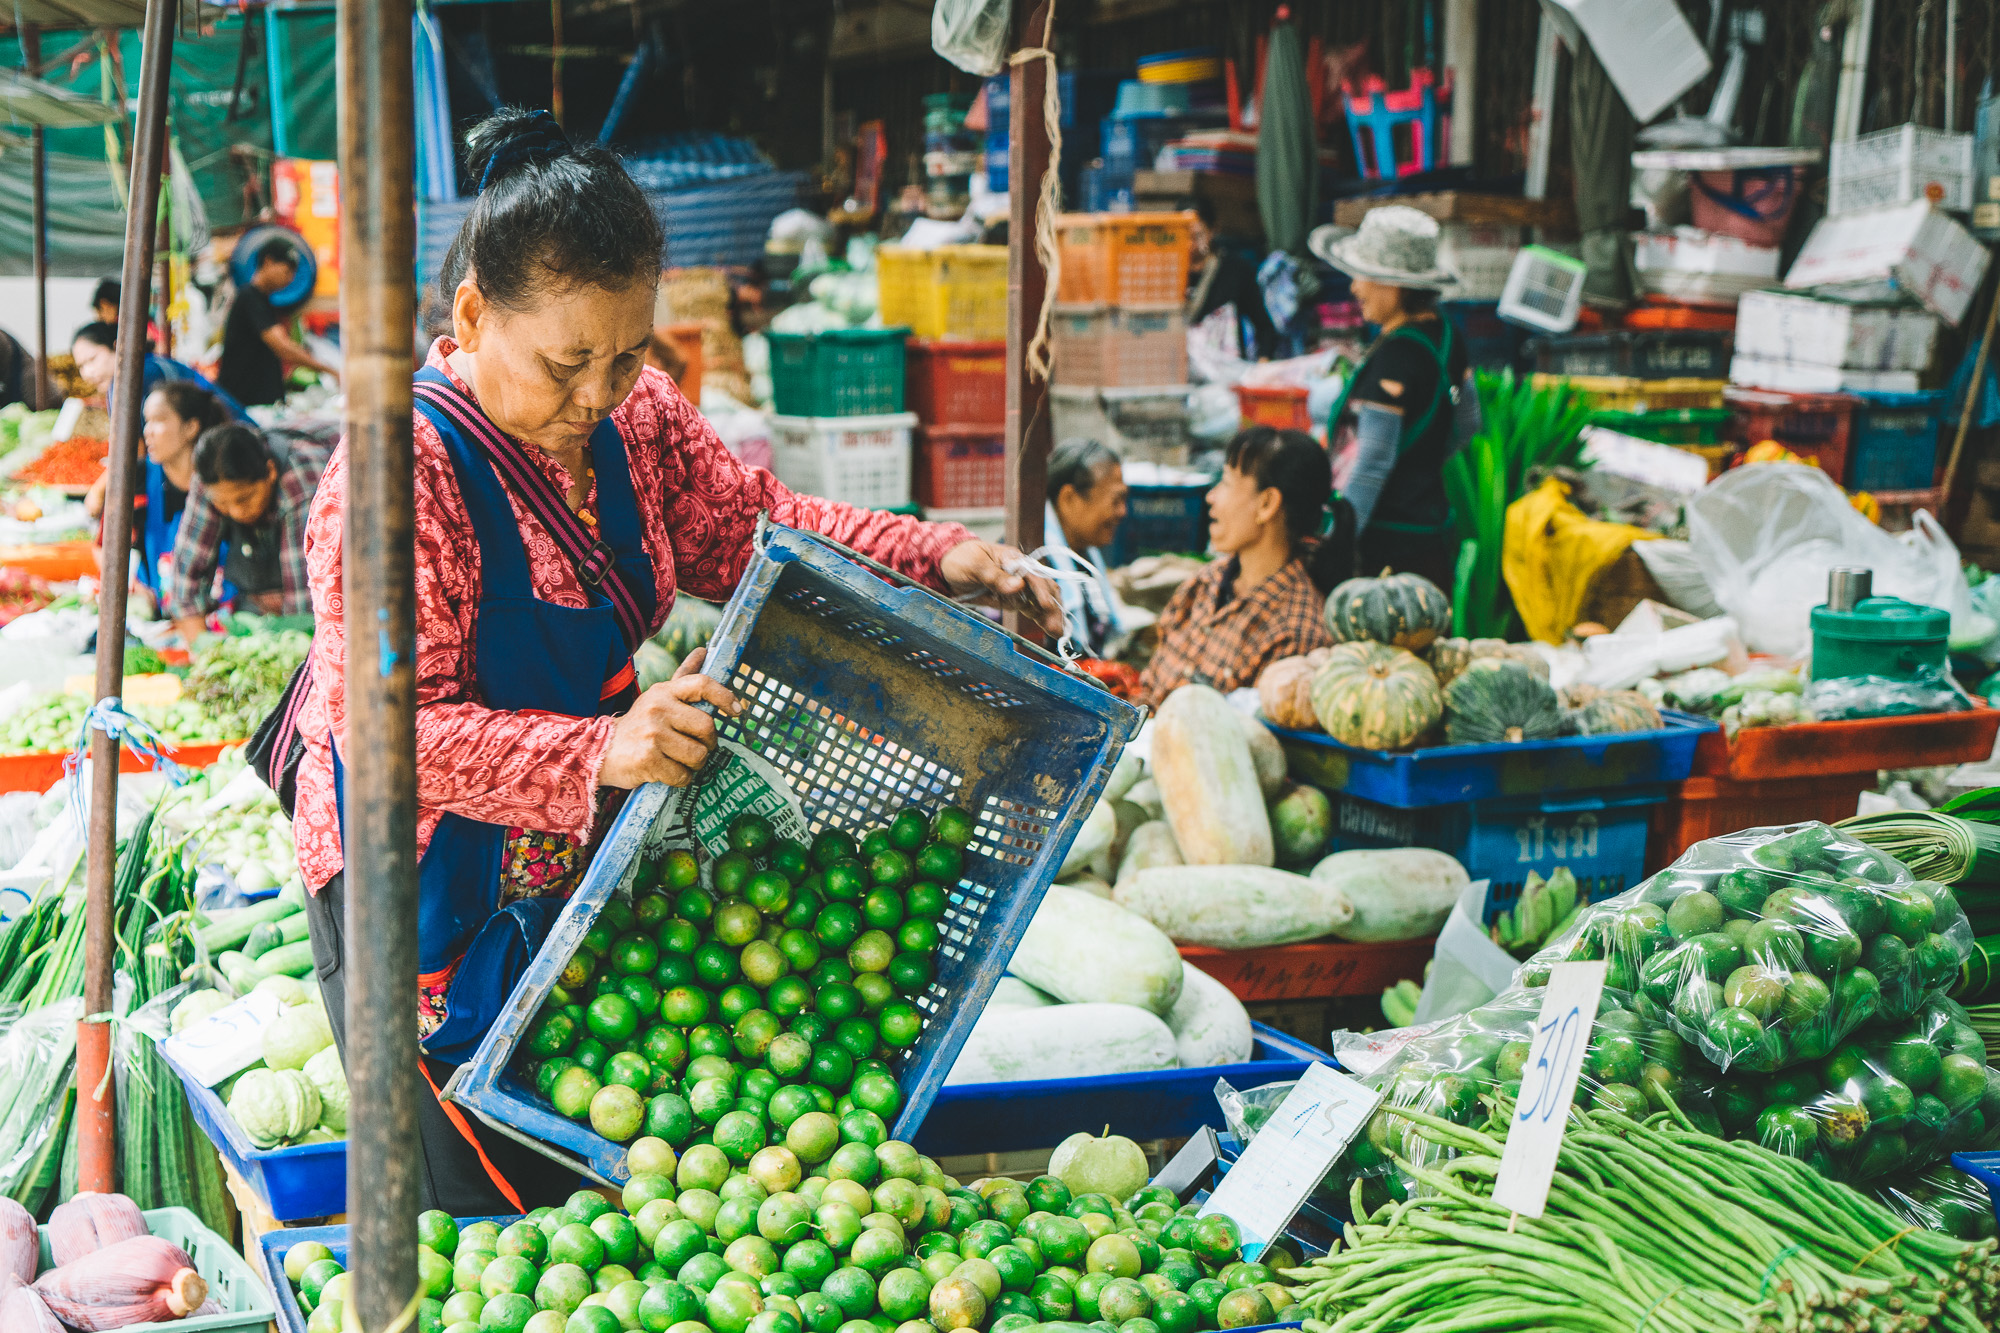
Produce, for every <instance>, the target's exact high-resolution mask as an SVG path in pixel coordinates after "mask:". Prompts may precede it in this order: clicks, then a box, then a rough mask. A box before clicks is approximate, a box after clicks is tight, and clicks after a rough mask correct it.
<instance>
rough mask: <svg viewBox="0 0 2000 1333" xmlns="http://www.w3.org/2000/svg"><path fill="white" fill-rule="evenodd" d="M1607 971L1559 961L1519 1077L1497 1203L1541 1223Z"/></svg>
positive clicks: (1596, 965) (1496, 1191)
mask: <svg viewBox="0 0 2000 1333" xmlns="http://www.w3.org/2000/svg"><path fill="white" fill-rule="evenodd" d="M1604 971H1605V965H1604V963H1602V962H1594V963H1557V964H1556V965H1555V966H1554V968H1552V969H1551V970H1550V972H1549V984H1548V985H1547V987H1545V988H1544V990H1543V992H1542V1012H1541V1016H1540V1017H1539V1018H1538V1019H1537V1020H1536V1022H1535V1039H1534V1042H1533V1044H1532V1045H1531V1046H1530V1047H1529V1048H1528V1063H1527V1065H1526V1066H1525V1067H1524V1068H1523V1069H1522V1071H1521V1095H1520V1097H1519V1099H1518V1100H1517V1101H1516V1102H1515V1105H1514V1123H1513V1125H1512V1126H1511V1127H1510V1128H1509V1129H1508V1131H1507V1148H1506V1151H1505V1152H1503V1153H1502V1154H1501V1155H1500V1173H1499V1175H1498V1177H1497V1178H1496V1179H1495V1180H1494V1182H1493V1201H1494V1202H1495V1203H1497V1204H1500V1205H1501V1206H1502V1207H1505V1208H1510V1209H1512V1210H1513V1211H1515V1212H1517V1213H1523V1214H1526V1215H1527V1216H1529V1217H1540V1216H1541V1215H1542V1208H1543V1205H1544V1204H1546V1203H1547V1202H1548V1197H1549V1181H1550V1180H1551V1179H1552V1178H1553V1177H1554V1176H1555V1170H1556V1159H1557V1157H1558V1156H1559V1155H1560V1154H1561V1152H1562V1136H1563V1130H1564V1129H1565V1128H1567V1126H1568V1122H1569V1108H1570V1103H1571V1102H1572V1101H1573V1100H1574V1099H1575V1097H1576V1079H1577V1074H1578V1073H1579V1072H1580V1071H1581V1070H1582V1068H1583V1055H1584V1051H1585V1050H1586V1049H1587V1048H1588V1047H1589V1045H1590V1029H1591V1027H1592V1026H1593V1025H1594V1024H1595V1023H1596V1022H1597V999H1598V996H1599V994H1600V993H1601V992H1602V991H1603V990H1604Z"/></svg>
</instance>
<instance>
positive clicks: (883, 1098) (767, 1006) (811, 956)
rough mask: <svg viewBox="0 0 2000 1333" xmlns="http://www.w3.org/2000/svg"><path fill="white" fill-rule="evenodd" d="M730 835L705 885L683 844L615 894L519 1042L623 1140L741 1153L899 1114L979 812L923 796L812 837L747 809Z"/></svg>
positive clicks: (541, 1084) (541, 1082)
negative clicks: (894, 1067)
mask: <svg viewBox="0 0 2000 1333" xmlns="http://www.w3.org/2000/svg"><path fill="white" fill-rule="evenodd" d="M728 837H729V850H728V851H727V852H725V853H723V854H722V855H721V856H719V857H717V858H716V860H715V863H714V865H713V866H712V867H711V871H710V875H709V882H708V884H707V885H706V886H704V885H703V883H702V876H701V867H700V864H699V862H698V861H697V860H696V859H695V856H694V855H693V853H691V852H687V851H673V852H669V853H668V854H667V855H665V856H664V857H662V858H660V859H658V860H655V861H649V862H647V863H645V864H644V865H642V866H641V868H640V873H639V877H638V880H637V881H636V885H635V892H634V895H633V898H632V901H631V902H630V903H627V902H625V901H624V900H622V899H619V898H615V897H614V898H613V899H612V900H611V902H610V903H608V904H607V905H606V906H605V908H604V911H603V913H602V915H600V916H599V917H598V919H597V922H596V924H595V925H593V926H592V928H591V930H590V932H589V933H588V934H587V935H585V936H584V938H583V942H582V945H581V946H580V947H579V948H578V949H577V951H576V953H575V955H574V956H572V957H571V958H570V960H569V963H568V965H567V966H566V967H565V968H564V969H563V973H562V976H561V978H560V979H559V981H558V983H557V985H556V986H555V988H554V990H553V991H552V992H551V993H550V995H549V999H548V1001H547V1003H546V1004H544V1005H543V1007H542V1011H541V1013H540V1014H539V1015H537V1017H536V1019H535V1021H534V1023H533V1024H532V1025H531V1026H530V1027H529V1030H528V1033H527V1036H526V1039H525V1040H523V1041H522V1043H521V1046H520V1050H519V1054H518V1055H517V1056H516V1062H517V1069H518V1070H519V1072H520V1074H521V1076H522V1077H523V1078H524V1079H526V1080H527V1081H529V1082H531V1083H532V1084H533V1085H534V1087H535V1088H536V1089H537V1090H538V1091H539V1092H540V1093H541V1094H542V1095H543V1096H544V1097H547V1098H548V1099H549V1101H550V1103H551V1104H552V1105H553V1106H554V1107H555V1109H556V1110H557V1111H558V1112H559V1113H561V1114H563V1115H565V1116H568V1117H570V1118H571V1119H575V1120H588V1121H589V1123H590V1126H591V1128H592V1129H594V1130H596V1131H597V1132H598V1133H599V1134H602V1135H603V1136H604V1137H605V1138H607V1139H613V1140H616V1141H617V1142H620V1143H624V1142H627V1141H629V1140H631V1139H632V1138H633V1137H635V1136H636V1135H638V1134H640V1133H642V1132H643V1133H645V1134H648V1135H651V1136H653V1137H655V1138H661V1139H665V1140H666V1141H667V1142H668V1143H669V1144H670V1145H672V1146H673V1147H675V1148H687V1147H691V1146H693V1145H696V1144H701V1143H713V1144H714V1145H715V1146H716V1147H718V1148H720V1149H722V1151H723V1152H724V1153H726V1154H727V1155H728V1157H729V1159H730V1160H731V1161H734V1162H736V1163H738V1164H742V1163H745V1162H748V1161H749V1160H750V1157H751V1154H753V1153H755V1152H756V1151H757V1150H758V1149H759V1148H762V1147H763V1146H764V1145H765V1144H766V1143H768V1142H770V1140H771V1137H772V1135H773V1134H783V1133H784V1132H785V1130H786V1128H787V1127H788V1126H790V1125H791V1123H792V1122H793V1121H794V1120H796V1119H797V1118H798V1117H799V1116H801V1115H803V1114H805V1113H806V1112H808V1111H814V1110H817V1111H822V1112H834V1113H844V1112H846V1111H848V1110H850V1109H853V1108H856V1107H858V1108H860V1109H862V1110H867V1111H873V1112H875V1113H876V1114H878V1115H880V1116H881V1117H882V1118H883V1119H885V1120H893V1119H894V1118H895V1115H896V1112H897V1110H898V1109H899V1108H900V1107H901V1106H902V1100H903V1094H902V1090H901V1089H900V1088H899V1087H898V1086H897V1084H896V1078H895V1075H894V1073H893V1072H892V1071H891V1069H890V1066H889V1063H888V1062H889V1059H890V1058H891V1057H893V1056H894V1055H895V1053H896V1052H898V1051H900V1050H903V1049H906V1048H908V1047H909V1046H911V1045H913V1044H915V1042H916V1040H917V1038H918V1036H919V1035H921V1034H922V1032H923V1026H924V1019H923V1015H922V1014H921V1013H919V1012H918V1010H917V1007H916V1005H914V1004H913V1003H911V997H912V996H916V995H919V994H921V993H922V992H923V991H924V990H925V988H927V987H928V986H929V985H930V984H931V980H932V977H933V975H934V970H935V965H934V955H935V954H936V951H937V948H938V944H939V941H940V939H941V938H942V936H941V932H940V929H939V920H940V918H941V917H942V916H943V915H944V911H945V908H946V907H947V906H948V905H949V903H950V901H951V893H952V888H953V886H955V885H956V884H957V883H958V882H959V876H960V875H961V873H962V872H963V869H964V860H965V852H964V848H965V845H966V843H968V842H969V841H971V838H972V817H971V816H970V815H968V814H967V813H966V812H965V811H963V810H961V809H959V808H957V807H956V806H945V807H943V808H942V809H940V810H938V811H937V813H936V814H935V815H932V816H929V817H926V815H925V814H924V812H923V811H921V810H918V809H915V808H909V809H905V810H903V811H902V812H901V813H899V814H898V815H897V816H896V817H895V819H894V820H893V821H892V822H891V823H890V824H889V825H888V826H887V827H886V828H878V829H874V830H871V831H870V832H868V833H867V834H865V835H864V836H863V837H862V838H861V839H860V840H859V841H858V842H857V841H856V840H855V839H854V838H852V837H850V836H849V835H848V834H846V833H842V832H839V831H835V830H828V831H827V832H825V833H822V834H820V835H819V836H818V837H817V838H815V839H814V840H813V843H812V846H810V847H807V846H805V845H804V844H803V843H800V842H797V841H794V840H792V839H789V838H778V837H776V836H774V834H773V832H772V828H771V823H770V821H769V820H767V819H765V818H763V817H762V816H760V815H754V814H746V815H740V816H738V817H737V818H736V819H735V820H734V821H733V822H732V823H731V824H730V826H729V830H728Z"/></svg>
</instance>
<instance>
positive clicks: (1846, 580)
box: [1826, 565, 1875, 611]
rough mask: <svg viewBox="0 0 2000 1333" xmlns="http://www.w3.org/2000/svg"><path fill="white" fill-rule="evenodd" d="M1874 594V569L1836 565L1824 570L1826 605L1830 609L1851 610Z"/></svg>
mask: <svg viewBox="0 0 2000 1333" xmlns="http://www.w3.org/2000/svg"><path fill="white" fill-rule="evenodd" d="M1874 595H1875V571H1874V570H1872V569H1864V568H1862V567H1861V566H1859V565H1838V566H1835V567H1834V568H1832V569H1829V570H1828V571H1826V605H1827V609H1828V610H1831V611H1852V610H1853V609H1854V608H1855V606H1856V605H1858V604H1859V603H1860V602H1861V601H1862V600H1863V599H1864V598H1867V597H1872V596H1874Z"/></svg>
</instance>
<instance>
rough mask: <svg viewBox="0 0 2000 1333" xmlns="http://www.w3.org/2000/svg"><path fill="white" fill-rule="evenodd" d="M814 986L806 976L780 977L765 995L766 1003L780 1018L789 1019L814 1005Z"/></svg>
mask: <svg viewBox="0 0 2000 1333" xmlns="http://www.w3.org/2000/svg"><path fill="white" fill-rule="evenodd" d="M813 998H814V997H813V988H812V987H811V986H810V985H808V984H807V982H806V979H805V978H804V977H799V976H790V977H779V978H778V979H777V980H776V981H775V982H773V983H772V984H771V989H770V990H769V991H767V992H766V993H765V995H764V1003H766V1004H767V1005H769V1006H770V1007H771V1012H772V1013H774V1014H776V1015H777V1016H778V1017H780V1018H785V1019H789V1018H792V1017H793V1016H795V1015H797V1014H801V1013H804V1012H805V1011H806V1010H807V1009H809V1008H811V1007H812V1003H813Z"/></svg>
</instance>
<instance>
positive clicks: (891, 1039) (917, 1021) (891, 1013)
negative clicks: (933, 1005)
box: [876, 1000, 924, 1050]
mask: <svg viewBox="0 0 2000 1333" xmlns="http://www.w3.org/2000/svg"><path fill="white" fill-rule="evenodd" d="M876 1025H877V1026H878V1027H879V1028H880V1030H881V1033H882V1040H883V1042H884V1043H885V1044H887V1045H889V1046H894V1047H896V1048H897V1049H899V1050H900V1049H902V1048H904V1047H908V1046H914V1045H916V1042H917V1038H918V1037H920V1036H922V1035H923V1031H924V1016H923V1015H922V1014H920V1013H918V1012H917V1008H916V1006H915V1005H913V1004H905V1003H903V1002H902V1001H900V1000H899V1001H897V1002H896V1003H894V1004H886V1005H883V1006H882V1012H881V1014H880V1015H879V1016H878V1017H877V1019H876Z"/></svg>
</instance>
